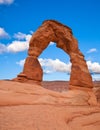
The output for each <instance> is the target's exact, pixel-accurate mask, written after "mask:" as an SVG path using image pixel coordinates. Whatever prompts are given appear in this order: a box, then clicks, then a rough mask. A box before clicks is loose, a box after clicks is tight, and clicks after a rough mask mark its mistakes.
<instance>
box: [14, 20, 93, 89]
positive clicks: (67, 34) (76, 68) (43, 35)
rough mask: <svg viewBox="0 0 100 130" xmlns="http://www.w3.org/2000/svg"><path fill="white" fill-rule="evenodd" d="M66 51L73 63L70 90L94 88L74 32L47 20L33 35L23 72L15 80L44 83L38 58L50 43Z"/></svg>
mask: <svg viewBox="0 0 100 130" xmlns="http://www.w3.org/2000/svg"><path fill="white" fill-rule="evenodd" d="M51 41H52V42H55V43H56V46H57V47H59V48H61V49H62V50H64V51H65V53H67V54H68V55H69V57H70V61H71V63H72V67H71V76H70V83H69V84H70V88H72V87H73V86H74V87H75V86H76V87H86V88H92V87H93V83H92V78H91V75H90V73H89V70H88V68H87V64H86V61H85V60H84V56H83V54H82V53H81V52H80V50H79V47H78V42H77V40H76V39H75V38H74V36H73V33H72V30H71V29H70V28H69V27H68V26H65V25H63V24H61V23H59V22H57V21H54V20H47V21H44V22H43V24H42V25H41V26H40V27H39V28H38V29H37V31H36V32H35V33H34V34H33V36H32V38H31V40H30V43H29V50H28V57H27V58H26V61H25V65H24V69H23V72H22V73H21V74H19V75H18V77H17V78H16V79H14V80H16V81H21V82H26V81H30V82H31V81H34V82H37V83H40V82H41V81H42V76H43V71H42V68H41V66H40V63H39V61H38V56H39V55H40V54H41V53H42V52H43V51H44V49H46V48H47V46H48V45H49V43H50V42H51Z"/></svg>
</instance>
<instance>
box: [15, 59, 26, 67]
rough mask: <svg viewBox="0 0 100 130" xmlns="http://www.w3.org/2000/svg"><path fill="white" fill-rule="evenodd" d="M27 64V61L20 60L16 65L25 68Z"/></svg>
mask: <svg viewBox="0 0 100 130" xmlns="http://www.w3.org/2000/svg"><path fill="white" fill-rule="evenodd" d="M24 63H25V59H24V60H20V61H19V62H16V64H18V65H20V66H24Z"/></svg>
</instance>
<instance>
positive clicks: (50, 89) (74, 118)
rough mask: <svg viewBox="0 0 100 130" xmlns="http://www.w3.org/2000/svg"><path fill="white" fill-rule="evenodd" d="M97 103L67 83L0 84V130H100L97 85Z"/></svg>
mask: <svg viewBox="0 0 100 130" xmlns="http://www.w3.org/2000/svg"><path fill="white" fill-rule="evenodd" d="M94 91H95V94H96V97H97V100H98V103H97V104H89V99H88V95H87V94H86V93H85V92H82V91H76V90H73V91H69V90H68V82H66V81H44V82H42V87H41V86H39V85H36V84H27V83H18V82H12V81H2V80H1V81H0V130H100V99H99V98H100V97H99V96H100V82H94Z"/></svg>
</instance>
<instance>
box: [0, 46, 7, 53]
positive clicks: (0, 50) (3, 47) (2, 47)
mask: <svg viewBox="0 0 100 130" xmlns="http://www.w3.org/2000/svg"><path fill="white" fill-rule="evenodd" d="M6 51H7V49H6V46H5V45H4V44H1V43H0V54H2V53H4V52H6Z"/></svg>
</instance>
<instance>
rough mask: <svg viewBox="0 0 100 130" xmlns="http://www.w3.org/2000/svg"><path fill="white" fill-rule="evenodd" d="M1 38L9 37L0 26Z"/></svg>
mask: <svg viewBox="0 0 100 130" xmlns="http://www.w3.org/2000/svg"><path fill="white" fill-rule="evenodd" d="M1 38H9V34H8V33H7V32H6V31H5V30H4V28H1V27H0V39H1Z"/></svg>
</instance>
